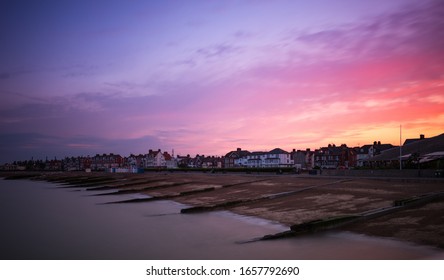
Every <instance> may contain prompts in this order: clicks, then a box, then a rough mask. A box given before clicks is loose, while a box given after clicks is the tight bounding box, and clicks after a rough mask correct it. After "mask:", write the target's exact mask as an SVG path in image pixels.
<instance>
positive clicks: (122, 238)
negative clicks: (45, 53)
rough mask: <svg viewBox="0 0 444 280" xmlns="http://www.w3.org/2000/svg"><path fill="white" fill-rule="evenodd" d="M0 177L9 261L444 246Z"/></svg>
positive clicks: (381, 254) (346, 255)
mask: <svg viewBox="0 0 444 280" xmlns="http://www.w3.org/2000/svg"><path fill="white" fill-rule="evenodd" d="M96 194H100V192H92V191H86V190H85V189H81V188H80V189H79V188H66V186H63V185H57V184H53V183H49V182H41V181H31V180H3V179H1V178H0V259H2V260H280V259H282V260H357V259H359V260H391V259H395V260H406V259H407V260H410V259H444V252H443V250H440V249H437V248H434V247H429V246H419V245H416V244H412V243H408V242H402V241H398V240H394V239H389V238H379V237H371V236H366V235H362V234H355V233H351V232H344V231H331V232H325V233H319V234H314V235H307V236H300V237H294V238H286V239H279V240H268V241H257V242H248V241H252V240H254V239H255V238H257V237H261V236H264V235H267V234H274V233H278V232H281V231H285V230H288V227H286V226H284V225H281V224H278V223H274V222H272V221H268V220H264V219H260V218H255V217H247V216H241V215H237V214H234V213H231V212H229V211H217V212H209V213H198V214H180V209H182V208H185V207H187V205H183V204H179V203H176V202H173V201H167V200H166V201H155V202H149V203H125V204H106V203H107V202H114V201H119V200H124V199H130V198H136V197H141V195H140V194H134V195H119V196H97V195H96Z"/></svg>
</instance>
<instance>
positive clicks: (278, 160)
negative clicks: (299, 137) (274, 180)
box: [237, 148, 294, 168]
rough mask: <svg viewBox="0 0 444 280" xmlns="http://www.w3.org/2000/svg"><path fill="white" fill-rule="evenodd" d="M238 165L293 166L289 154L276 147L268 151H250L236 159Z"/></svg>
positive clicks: (259, 166)
mask: <svg viewBox="0 0 444 280" xmlns="http://www.w3.org/2000/svg"><path fill="white" fill-rule="evenodd" d="M237 163H238V164H239V165H240V166H245V167H258V168H266V167H274V168H276V167H293V165H294V160H293V159H292V158H291V154H290V153H288V152H286V151H284V150H282V149H279V148H276V149H274V150H271V151H269V152H252V153H250V154H248V155H246V156H244V157H242V158H240V159H238V160H237Z"/></svg>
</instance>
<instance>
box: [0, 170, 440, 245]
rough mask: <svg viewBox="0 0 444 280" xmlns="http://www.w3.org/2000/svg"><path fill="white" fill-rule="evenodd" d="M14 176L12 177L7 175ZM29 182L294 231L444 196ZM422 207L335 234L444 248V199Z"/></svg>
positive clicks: (302, 185)
mask: <svg viewBox="0 0 444 280" xmlns="http://www.w3.org/2000/svg"><path fill="white" fill-rule="evenodd" d="M8 175H11V174H3V175H2V176H5V177H6V176H8ZM20 176H21V177H26V176H23V174H21V175H20ZM20 176H19V177H20ZM29 179H32V180H45V181H51V182H56V183H63V184H66V186H65V187H72V188H77V187H82V188H87V189H89V190H106V191H107V192H105V195H106V193H110V194H128V193H140V194H144V195H147V196H149V198H148V199H147V198H141V199H133V200H132V201H121V202H128V203H149V202H150V201H152V200H162V199H169V200H174V201H177V202H180V203H183V204H186V205H189V208H188V209H185V210H183V213H184V214H192V213H195V212H202V211H215V210H229V211H232V212H234V213H237V214H241V215H248V216H255V217H260V218H264V219H268V220H271V221H275V222H279V223H282V224H284V225H287V226H289V227H290V226H294V225H301V224H304V223H309V222H311V221H316V220H323V219H324V220H325V219H331V218H333V219H334V218H336V217H343V216H350V215H359V214H361V213H365V212H368V211H373V210H377V209H385V208H390V207H393V205H394V204H395V202H396V201H398V202H399V201H405V200H407V201H410V200H412V199H414V200H415V199H417V198H418V197H430V194H440V193H441V192H443V191H444V181H442V180H438V179H437V180H434V179H401V178H385V179H367V178H346V177H323V176H309V175H288V174H285V175H274V174H211V173H200V172H199V173H197V172H196V173H192V172H175V173H173V172H152V173H150V172H148V173H144V174H107V173H90V174H87V173H44V174H30V175H29ZM427 195H428V196H427ZM415 201H416V200H415ZM419 202H420V203H413V204H411V205H410V204H409V206H408V207H403V208H400V209H395V210H396V211H394V212H392V213H387V214H384V215H380V216H377V217H374V218H371V219H366V220H363V221H361V220H359V221H357V222H353V223H350V224H344V225H339V226H338V227H337V228H335V229H340V230H346V231H351V232H356V233H362V234H367V235H372V236H381V237H389V238H394V239H398V240H403V241H408V242H413V243H417V244H422V245H431V246H435V247H439V248H444V216H443V215H442V213H443V212H444V199H443V196H440V195H438V196H431V198H430V199H426V200H424V199H422V200H419Z"/></svg>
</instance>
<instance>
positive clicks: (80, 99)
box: [0, 0, 444, 164]
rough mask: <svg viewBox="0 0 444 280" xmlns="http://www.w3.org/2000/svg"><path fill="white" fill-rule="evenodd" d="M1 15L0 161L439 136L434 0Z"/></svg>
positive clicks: (206, 4)
mask: <svg viewBox="0 0 444 280" xmlns="http://www.w3.org/2000/svg"><path fill="white" fill-rule="evenodd" d="M0 5H1V6H0V7H1V8H0V18H1V22H2V24H1V28H0V32H1V33H0V34H1V35H0V37H1V38H2V39H4V40H2V41H4V42H5V43H4V44H3V45H2V50H1V51H0V61H2V63H1V65H0V95H1V97H2V102H1V104H0V164H3V163H8V162H12V161H15V160H29V159H30V158H31V157H33V158H36V159H45V158H46V157H48V158H54V157H58V158H62V157H64V156H81V155H84V156H86V155H94V154H96V153H99V154H102V153H110V152H113V153H116V154H117V153H118V154H122V155H129V154H143V153H146V152H147V149H149V148H150V147H152V148H160V149H162V150H164V151H171V150H172V149H174V150H175V151H176V153H178V154H181V155H186V154H192V155H193V154H197V153H199V154H205V155H224V154H225V153H226V152H227V151H230V150H233V149H235V148H237V147H242V148H247V149H249V150H251V151H269V150H272V149H274V148H276V147H280V148H282V149H284V150H288V151H290V150H292V149H306V148H310V149H312V150H314V149H318V148H320V147H323V146H325V145H328V144H329V143H332V144H333V143H334V144H336V145H341V144H347V145H348V146H349V147H356V146H362V145H365V144H371V143H373V141H381V142H382V143H387V144H392V145H395V146H396V145H399V144H400V140H401V141H403V140H405V139H407V138H417V137H418V136H419V135H420V134H425V135H426V137H429V136H435V135H438V134H440V133H442V131H444V111H443V105H444V98H443V94H442V93H443V90H444V3H443V2H442V1H433V0H430V1H416V0H407V1H404V0H403V1H401V0H395V1H382V0H377V1H349V0H337V1H325V0H315V1H309V2H306V3H301V2H299V1H284V0H283V1H186V2H183V1H147V2H144V1H141V2H134V3H132V4H131V5H129V4H128V3H126V2H124V1H95V2H94V3H90V1H67V2H61V1H38V2H35V1H25V0H24V1H5V2H2V4H0ZM400 125H401V126H402V135H401V137H400V133H399V132H400ZM400 138H401V139H400Z"/></svg>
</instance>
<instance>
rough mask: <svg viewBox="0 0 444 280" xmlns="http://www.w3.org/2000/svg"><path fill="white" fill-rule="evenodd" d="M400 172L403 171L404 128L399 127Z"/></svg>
mask: <svg viewBox="0 0 444 280" xmlns="http://www.w3.org/2000/svg"><path fill="white" fill-rule="evenodd" d="M399 170H402V126H401V125H399Z"/></svg>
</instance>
